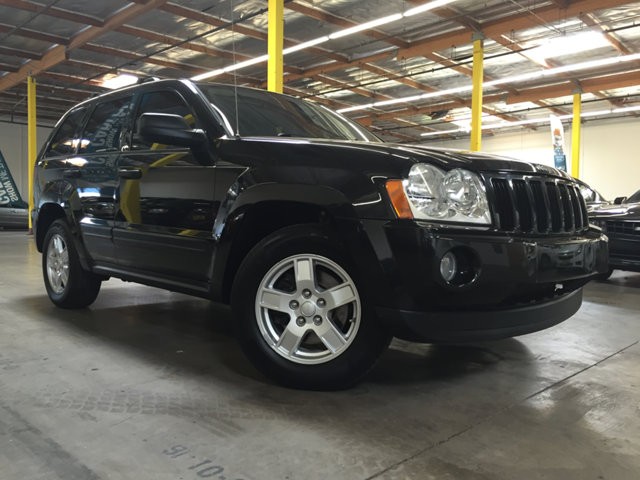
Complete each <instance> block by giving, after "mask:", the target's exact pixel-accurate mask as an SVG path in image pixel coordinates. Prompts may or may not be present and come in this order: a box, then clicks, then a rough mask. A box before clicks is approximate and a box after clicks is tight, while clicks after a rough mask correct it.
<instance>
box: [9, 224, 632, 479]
mask: <svg viewBox="0 0 640 480" xmlns="http://www.w3.org/2000/svg"><path fill="white" fill-rule="evenodd" d="M639 312H640V274H632V273H627V272H615V273H614V276H613V277H612V279H611V280H610V281H609V282H607V283H592V284H590V285H589V286H588V287H587V289H586V296H585V303H584V305H583V307H582V309H581V310H580V312H579V313H578V314H577V315H575V316H574V317H573V318H572V319H570V320H568V321H567V322H565V323H563V324H561V325H559V326H557V327H555V328H552V329H550V330H547V331H544V332H539V333H536V334H532V335H528V336H525V337H521V338H518V339H512V340H505V341H500V342H494V343H483V344H474V345H470V346H464V347H454V346H447V347H434V346H428V345H415V344H406V343H401V342H394V343H393V344H392V346H391V348H390V349H389V351H388V352H387V353H386V354H385V355H384V356H383V358H382V360H381V361H380V363H379V364H378V366H377V367H376V368H375V369H374V371H373V372H372V373H371V375H370V376H369V377H368V378H367V379H366V381H365V382H364V383H362V384H361V385H359V386H358V387H356V388H354V389H352V390H350V391H345V392H338V393H314V392H301V391H292V390H287V389H284V388H280V387H277V386H274V385H272V384H270V383H268V382H267V381H266V380H265V379H264V378H262V377H261V376H260V375H259V374H257V373H256V372H255V370H254V369H253V368H252V367H251V366H250V365H249V364H248V362H247V361H246V360H245V359H244V357H243V355H242V353H241V352H240V350H239V348H238V346H237V344H236V343H235V341H234V339H233V338H232V337H231V335H230V333H229V331H230V326H229V314H228V312H227V311H226V310H225V309H223V308H221V307H216V306H214V305H212V304H210V303H208V302H206V301H203V300H199V299H193V298H190V297H186V296H183V295H179V294H173V293H169V292H165V291H162V290H157V289H153V288H147V287H143V286H138V285H135V284H128V283H123V282H120V281H119V280H111V281H109V282H107V283H106V284H105V285H104V287H103V290H102V292H101V294H100V296H99V297H98V300H97V301H96V303H95V304H94V305H93V306H92V307H91V308H90V309H85V310H79V311H63V310H59V309H57V308H55V307H54V306H53V305H52V304H51V303H50V302H49V300H48V298H47V296H46V293H45V291H44V287H43V284H42V279H41V270H40V255H39V254H38V253H37V251H36V250H35V246H34V244H33V240H32V238H31V237H28V236H26V235H25V233H24V232H2V231H0V479H1V480H13V479H16V480H17V479H20V480H25V479H47V480H49V479H64V480H76V479H82V480H86V479H136V480H144V479H153V480H160V479H186V480H190V479H193V480H196V479H198V478H214V479H218V480H239V479H242V480H272V479H291V480H294V479H303V480H313V479H323V480H324V479H358V480H364V479H374V478H375V479H387V480H390V479H455V480H466V479H491V480H496V479H509V480H511V479H525V480H528V479H562V480H568V479H580V480H585V479H612V480H620V479H634V480H637V479H638V478H640V344H639V343H638V342H639V339H640V314H639Z"/></svg>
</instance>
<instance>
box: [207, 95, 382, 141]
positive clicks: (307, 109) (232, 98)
mask: <svg viewBox="0 0 640 480" xmlns="http://www.w3.org/2000/svg"><path fill="white" fill-rule="evenodd" d="M200 88H201V90H202V91H203V92H204V94H205V95H206V96H207V98H208V99H209V101H210V102H211V103H212V104H213V105H214V106H215V107H216V108H218V109H219V110H221V111H222V113H223V114H224V115H225V116H226V117H227V119H228V120H229V123H230V127H231V128H232V129H234V130H235V129H236V89H234V88H233V87H232V86H228V85H200ZM237 111H238V130H239V132H238V133H239V135H240V136H259V137H306V138H331V139H338V140H360V141H368V142H379V141H380V140H378V139H377V138H376V137H375V136H374V135H373V134H371V133H370V132H368V131H367V130H365V129H364V128H363V127H361V126H359V125H357V124H356V123H354V122H352V121H351V120H348V119H347V118H345V117H343V116H342V115H339V114H337V113H335V112H332V111H331V110H329V109H328V108H325V107H323V106H321V105H317V104H315V103H311V102H307V101H305V100H302V99H300V98H295V97H290V96H288V95H277V94H273V93H270V92H266V91H262V90H253V89H250V88H238V89H237Z"/></svg>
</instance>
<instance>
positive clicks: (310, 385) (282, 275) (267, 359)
mask: <svg viewBox="0 0 640 480" xmlns="http://www.w3.org/2000/svg"><path fill="white" fill-rule="evenodd" d="M356 278H357V277H356V276H355V274H354V270H353V268H352V267H351V266H350V265H349V264H348V262H346V261H345V259H344V258H343V256H342V255H341V254H340V253H339V250H338V248H336V245H335V243H333V242H332V241H331V240H330V239H329V238H328V237H327V236H326V235H325V234H323V233H322V232H321V231H316V230H312V231H310V230H309V229H308V228H305V227H289V228H286V229H283V230H280V231H278V232H276V233H274V234H273V235H271V236H269V237H267V238H266V239H265V240H263V241H262V242H260V243H259V244H258V245H257V246H256V247H255V248H254V249H253V250H251V252H250V253H249V254H248V255H247V257H246V258H245V260H244V261H243V263H242V265H241V267H240V269H239V271H238V274H237V276H236V280H235V282H234V287H233V292H232V309H233V312H234V315H235V317H236V319H235V320H236V327H237V328H236V329H237V333H238V337H239V341H240V343H241V345H242V347H243V350H244V351H245V353H246V354H247V356H248V357H249V359H250V360H251V361H252V362H253V364H254V365H255V366H256V367H257V368H258V369H259V370H261V371H262V372H263V373H264V374H266V375H267V376H268V377H270V378H272V379H274V380H275V381H277V382H279V383H281V384H283V385H287V386H290V387H295V388H306V389H323V390H325V389H339V388H346V387H349V386H351V385H353V384H354V383H355V382H357V381H358V380H359V379H360V378H361V377H362V376H363V375H364V374H365V373H366V372H367V371H368V370H369V369H370V368H371V367H372V366H373V365H374V363H375V362H376V360H377V359H378V357H379V356H380V354H381V353H382V352H383V351H384V349H385V348H386V347H387V345H388V344H389V341H390V338H391V337H390V335H389V334H388V333H387V332H386V331H385V330H384V329H383V328H382V327H381V326H380V325H379V324H378V323H377V321H376V319H375V318H374V317H373V315H372V314H371V313H370V309H369V307H368V305H367V303H366V302H365V301H364V298H363V296H364V292H362V291H361V289H360V288H359V287H358V284H357V281H356Z"/></svg>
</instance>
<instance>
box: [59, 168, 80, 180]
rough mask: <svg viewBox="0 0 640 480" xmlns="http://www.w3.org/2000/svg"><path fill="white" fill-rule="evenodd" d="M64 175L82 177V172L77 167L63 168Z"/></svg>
mask: <svg viewBox="0 0 640 480" xmlns="http://www.w3.org/2000/svg"><path fill="white" fill-rule="evenodd" d="M62 176H63V177H64V178H80V177H81V176H82V172H81V171H80V170H79V169H77V168H68V169H66V170H63V172H62Z"/></svg>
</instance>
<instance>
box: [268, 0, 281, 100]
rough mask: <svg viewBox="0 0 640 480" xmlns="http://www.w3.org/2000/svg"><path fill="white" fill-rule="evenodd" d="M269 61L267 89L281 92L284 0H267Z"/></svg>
mask: <svg viewBox="0 0 640 480" xmlns="http://www.w3.org/2000/svg"><path fill="white" fill-rule="evenodd" d="M268 19H269V50H268V53H269V63H268V65H267V89H268V90H269V91H270V92H277V93H282V76H283V61H282V45H283V39H284V0H269V15H268Z"/></svg>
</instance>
